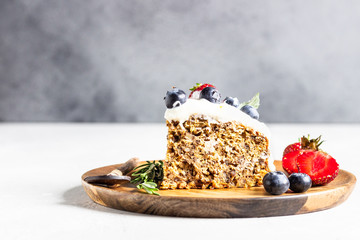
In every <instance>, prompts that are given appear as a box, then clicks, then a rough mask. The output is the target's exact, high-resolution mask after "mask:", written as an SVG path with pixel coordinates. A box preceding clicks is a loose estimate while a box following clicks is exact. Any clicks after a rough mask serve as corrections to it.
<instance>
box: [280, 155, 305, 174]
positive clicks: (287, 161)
mask: <svg viewBox="0 0 360 240" xmlns="http://www.w3.org/2000/svg"><path fill="white" fill-rule="evenodd" d="M302 153H303V151H302V150H297V151H293V152H289V153H288V154H286V155H284V156H283V159H282V167H283V169H284V170H285V171H286V172H287V173H288V174H289V175H290V174H292V173H297V172H299V169H298V166H297V164H296V159H297V158H298V156H300V155H301V154H302Z"/></svg>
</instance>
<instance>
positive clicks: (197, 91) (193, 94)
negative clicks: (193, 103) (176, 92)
mask: <svg viewBox="0 0 360 240" xmlns="http://www.w3.org/2000/svg"><path fill="white" fill-rule="evenodd" d="M206 87H212V88H216V87H215V86H214V85H211V84H209V83H204V84H203V83H196V85H195V86H193V87H192V88H190V91H191V93H190V94H189V98H195V99H199V96H200V92H201V90H203V89H204V88H206Z"/></svg>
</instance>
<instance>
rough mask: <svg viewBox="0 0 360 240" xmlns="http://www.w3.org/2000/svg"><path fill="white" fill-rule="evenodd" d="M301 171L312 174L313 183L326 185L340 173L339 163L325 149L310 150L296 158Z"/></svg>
mask: <svg viewBox="0 0 360 240" xmlns="http://www.w3.org/2000/svg"><path fill="white" fill-rule="evenodd" d="M296 163H297V166H298V167H299V170H300V172H302V173H306V174H307V175H309V176H310V178H311V180H312V183H313V185H324V184H327V183H329V182H331V181H332V180H334V179H335V177H336V176H337V175H338V173H339V164H338V163H337V162H336V160H335V159H334V158H333V157H331V156H330V155H329V154H327V153H325V152H323V151H308V152H306V153H304V154H302V155H300V156H299V157H298V158H297V160H296Z"/></svg>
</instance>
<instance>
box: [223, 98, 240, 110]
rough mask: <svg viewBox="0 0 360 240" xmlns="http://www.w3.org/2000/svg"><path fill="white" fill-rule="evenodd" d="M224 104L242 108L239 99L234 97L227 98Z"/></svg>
mask: <svg viewBox="0 0 360 240" xmlns="http://www.w3.org/2000/svg"><path fill="white" fill-rule="evenodd" d="M224 103H227V104H229V105H230V106H233V107H236V108H238V107H239V106H240V102H239V99H237V98H233V97H226V98H225V99H224Z"/></svg>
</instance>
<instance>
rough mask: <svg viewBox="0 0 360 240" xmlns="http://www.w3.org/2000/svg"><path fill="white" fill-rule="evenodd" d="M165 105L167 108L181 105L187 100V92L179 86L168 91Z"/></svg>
mask: <svg viewBox="0 0 360 240" xmlns="http://www.w3.org/2000/svg"><path fill="white" fill-rule="evenodd" d="M164 99H165V105H166V107H167V108H174V107H179V106H180V105H181V104H184V103H185V102H186V93H185V92H184V91H183V90H181V89H178V88H173V89H171V90H170V91H167V92H166V96H165V97H164Z"/></svg>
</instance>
